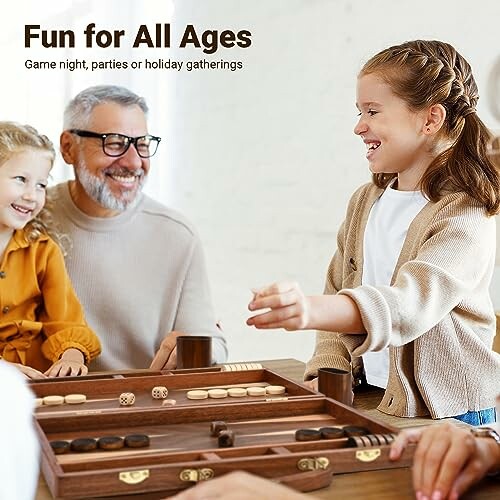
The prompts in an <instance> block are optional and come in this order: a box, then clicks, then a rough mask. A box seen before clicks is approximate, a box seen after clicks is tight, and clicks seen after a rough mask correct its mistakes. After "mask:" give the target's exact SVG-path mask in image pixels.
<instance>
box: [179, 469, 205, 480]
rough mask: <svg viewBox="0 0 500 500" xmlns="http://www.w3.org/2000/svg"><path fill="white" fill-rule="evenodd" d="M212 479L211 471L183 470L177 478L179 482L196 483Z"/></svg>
mask: <svg viewBox="0 0 500 500" xmlns="http://www.w3.org/2000/svg"><path fill="white" fill-rule="evenodd" d="M213 477H214V471H213V469H209V468H205V469H184V470H183V471H182V472H181V473H180V474H179V478H180V480H181V481H191V482H194V483H197V482H198V481H207V480H208V479H212V478H213Z"/></svg>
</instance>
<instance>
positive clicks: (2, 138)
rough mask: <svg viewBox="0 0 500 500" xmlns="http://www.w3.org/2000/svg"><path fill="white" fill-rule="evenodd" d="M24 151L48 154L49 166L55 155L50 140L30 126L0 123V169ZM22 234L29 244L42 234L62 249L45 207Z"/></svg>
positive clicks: (6, 122)
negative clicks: (30, 150)
mask: <svg viewBox="0 0 500 500" xmlns="http://www.w3.org/2000/svg"><path fill="white" fill-rule="evenodd" d="M26 149H32V150H35V151H41V152H45V153H48V155H49V157H50V162H51V164H52V163H53V162H54V159H55V156H56V153H55V150H54V146H53V144H52V142H51V141H50V139H49V138H48V137H47V136H45V135H43V134H40V133H39V132H38V131H37V130H36V129H35V128H33V127H31V126H30V125H21V124H19V123H15V122H9V121H0V168H2V165H3V164H4V163H5V162H6V161H7V160H9V159H10V158H11V157H12V156H13V155H15V154H16V153H20V152H22V151H24V150H26ZM24 234H25V236H26V239H27V240H28V241H29V242H33V241H36V240H37V239H38V238H39V237H40V236H41V235H42V234H46V235H48V236H50V237H51V238H52V239H54V240H55V241H56V242H57V243H58V244H59V245H60V246H61V248H63V244H62V243H63V239H64V238H63V236H62V235H61V234H60V233H59V232H58V231H57V230H56V229H55V228H54V225H53V222H52V217H51V216H50V211H49V209H48V207H47V204H46V205H45V207H44V208H43V209H42V210H41V211H40V213H39V214H38V215H37V217H35V218H34V219H33V220H31V221H30V222H28V224H26V226H25V227H24Z"/></svg>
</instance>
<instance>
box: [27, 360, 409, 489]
mask: <svg viewBox="0 0 500 500" xmlns="http://www.w3.org/2000/svg"><path fill="white" fill-rule="evenodd" d="M269 385H272V386H282V387H284V388H285V393H284V394H281V395H276V396H274V395H266V396H262V397H259V396H244V397H237V398H236V397H227V398H220V399H219V398H218V399H212V398H207V399H203V400H190V399H187V398H186V397H185V394H186V393H187V391H188V390H204V389H202V388H206V389H207V390H208V388H216V389H227V388H230V387H242V388H243V387H266V386H269ZM155 386H163V387H167V388H168V397H169V398H170V397H172V398H176V400H177V404H175V405H174V406H162V403H161V400H154V399H153V398H152V396H151V389H152V388H153V387H155ZM32 388H33V390H34V391H35V393H36V395H37V396H38V397H43V396H47V395H67V394H72V393H83V394H86V395H87V398H88V399H87V402H85V403H83V404H80V405H71V404H63V405H60V406H46V407H45V406H41V407H39V408H37V410H36V428H37V432H38V435H39V438H40V441H41V447H42V471H43V474H44V476H45V480H46V482H47V484H48V486H49V489H50V491H51V493H52V495H53V496H54V497H62V498H88V497H97V496H99V497H106V496H122V497H123V496H126V495H133V494H139V493H158V495H159V496H158V498H160V497H161V495H163V496H167V495H170V494H173V493H175V492H176V491H179V490H182V489H185V488H187V487H189V486H191V485H192V484H194V483H196V482H197V481H201V480H208V479H210V478H213V477H217V476H220V475H222V474H225V473H227V472H229V471H231V470H236V469H242V470H246V471H248V472H253V473H256V474H259V475H261V476H263V477H268V478H274V479H282V478H285V479H286V478H299V480H298V481H295V483H294V481H293V480H292V481H291V482H290V484H291V485H294V486H295V487H297V488H298V489H302V490H310V489H314V488H315V487H316V488H319V487H322V486H325V485H326V484H325V482H324V480H325V477H326V476H327V477H328V478H329V479H328V482H329V481H330V480H331V474H335V473H343V472H351V471H362V470H373V469H382V468H392V467H405V466H408V464H409V460H410V455H411V450H408V452H407V453H406V455H405V457H403V460H401V461H398V462H397V463H393V462H390V461H389V459H388V451H389V445H388V444H387V443H388V442H390V439H391V434H392V433H393V432H394V429H393V428H391V427H388V426H387V425H384V424H381V423H379V422H377V421H375V420H373V419H371V418H369V417H367V416H365V415H364V414H362V413H361V412H359V411H356V410H354V409H353V408H350V407H348V406H345V405H343V404H341V403H338V402H337V401H334V400H331V399H328V398H325V397H323V396H322V395H320V394H318V393H315V392H313V391H310V390H309V389H307V388H306V387H304V386H302V385H301V384H297V383H296V382H294V381H292V380H289V379H287V378H284V377H282V376H280V375H278V374H276V373H274V372H272V371H270V370H267V369H261V370H248V371H246V372H202V373H196V372H192V373H175V372H171V373H169V374H161V375H158V374H157V373H153V374H152V375H149V376H148V375H146V374H143V375H141V376H134V377H123V378H111V379H110V378H103V379H99V378H94V379H87V380H70V381H62V380H61V381H54V382H37V383H35V384H32ZM123 392H134V394H135V395H136V403H135V404H134V405H132V406H120V405H119V403H117V395H118V394H120V393H123ZM109 401H112V402H113V404H112V405H111V404H109ZM73 407H74V409H73ZM220 425H222V428H223V433H222V434H219V435H214V428H216V430H217V427H218V426H220ZM360 427H361V428H364V433H365V434H366V435H363V436H361V435H359V434H358V433H357V431H356V428H357V430H358V431H359V428H360ZM224 429H225V430H224ZM304 429H308V432H309V434H311V435H313V434H315V433H316V434H319V433H318V430H323V433H322V434H321V437H320V436H316V437H314V436H313V440H309V439H310V436H308V435H307V434H308V433H307V432H306V433H305V434H304V433H303V432H302V434H301V432H297V431H303V430H304ZM325 429H326V430H325ZM334 431H335V432H337V434H335V432H334ZM351 431H352V433H351ZM332 433H333V434H332ZM339 434H340V435H339ZM362 434H363V432H362ZM130 436H135V437H134V438H131V437H130ZM104 437H107V438H109V437H113V438H114V439H115V440H116V441H121V446H119V447H118V449H114V450H108V449H101V448H99V447H97V448H95V446H96V445H95V443H96V442H97V443H99V442H100V441H99V440H100V439H101V440H102V438H104ZM222 438H224V439H222ZM225 438H227V439H225ZM299 438H300V439H301V440H297V439H299ZM127 439H129V444H128V445H127V444H126V445H125V446H123V441H124V440H125V443H127ZM134 439H136V441H137V442H140V444H139V445H138V446H141V447H136V444H134ZM302 439H307V440H302ZM81 440H83V441H81ZM141 440H146V441H147V443H145V442H142V441H141ZM61 441H62V442H65V443H67V444H66V445H65V446H66V447H67V448H68V447H69V448H70V449H69V450H63V451H65V452H64V453H62V454H56V453H55V451H56V450H57V451H58V452H59V451H60V449H59V448H58V446H61V445H60V444H59V445H58V444H54V443H55V442H61ZM104 441H106V440H102V442H104ZM87 442H88V443H92V442H93V443H94V445H93V446H94V448H95V449H92V450H90V451H77V449H79V448H77V447H76V445H75V448H74V449H73V445H74V444H75V443H78V444H81V443H87ZM51 443H52V445H51ZM314 474H317V476H316V477H317V483H316V484H315V483H314V480H313V481H312V484H311V480H309V481H305V482H301V481H300V478H301V477H303V478H304V479H305V478H313V479H314V477H315V476H314ZM284 482H287V481H286V480H285V481H284ZM306 483H307V485H306V486H304V485H305V484H306ZM160 494H161V495H160Z"/></svg>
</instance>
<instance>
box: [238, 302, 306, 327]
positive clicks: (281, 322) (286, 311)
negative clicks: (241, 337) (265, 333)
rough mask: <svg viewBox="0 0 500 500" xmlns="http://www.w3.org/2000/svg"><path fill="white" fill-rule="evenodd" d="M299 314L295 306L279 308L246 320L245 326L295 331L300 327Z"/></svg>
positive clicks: (299, 310) (299, 311)
mask: <svg viewBox="0 0 500 500" xmlns="http://www.w3.org/2000/svg"><path fill="white" fill-rule="evenodd" d="M301 312H302V311H301V309H300V308H299V307H297V305H296V304H293V305H290V306H286V307H280V308H279V309H274V310H271V311H267V312H263V313H261V314H256V315H255V316H252V317H251V318H248V319H247V325H249V326H255V327H256V328H261V329H269V328H286V329H290V330H296V329H298V328H301V326H302V325H301V323H302V321H301Z"/></svg>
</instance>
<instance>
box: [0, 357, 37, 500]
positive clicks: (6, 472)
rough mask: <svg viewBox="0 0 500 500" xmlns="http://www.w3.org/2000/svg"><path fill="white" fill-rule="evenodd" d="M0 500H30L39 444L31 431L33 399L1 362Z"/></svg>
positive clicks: (21, 380)
mask: <svg viewBox="0 0 500 500" xmlns="http://www.w3.org/2000/svg"><path fill="white" fill-rule="evenodd" d="M0 394H2V410H1V411H0V436H1V440H0V442H1V443H2V445H1V446H0V498H1V499H2V500H32V499H33V498H34V497H35V492H36V487H37V483H38V475H39V466H38V458H39V451H40V448H39V444H38V440H37V437H36V434H35V430H34V428H33V408H34V396H33V394H32V392H31V391H30V390H29V389H28V387H27V385H26V383H25V380H24V377H23V376H22V374H21V373H20V372H19V371H18V370H17V369H16V368H14V367H13V366H10V365H9V363H6V362H5V361H0Z"/></svg>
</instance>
